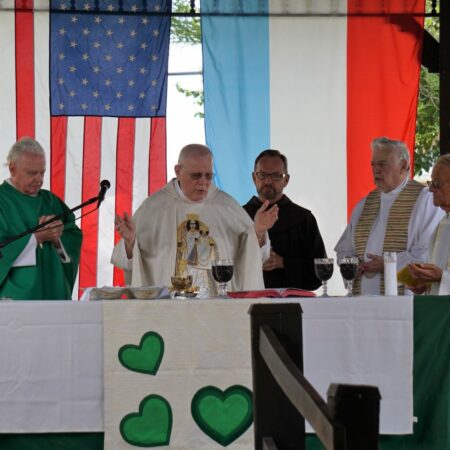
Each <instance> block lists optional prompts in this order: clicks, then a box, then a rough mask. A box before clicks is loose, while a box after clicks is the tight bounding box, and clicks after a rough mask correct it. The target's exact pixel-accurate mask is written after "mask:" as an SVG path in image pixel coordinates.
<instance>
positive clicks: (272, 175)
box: [255, 172, 287, 181]
mask: <svg viewBox="0 0 450 450" xmlns="http://www.w3.org/2000/svg"><path fill="white" fill-rule="evenodd" d="M255 175H256V178H258V180H262V181H264V180H267V179H268V178H270V179H271V180H272V181H280V180H282V179H283V178H286V176H287V173H278V172H272V173H266V172H255Z"/></svg>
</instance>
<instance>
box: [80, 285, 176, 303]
mask: <svg viewBox="0 0 450 450" xmlns="http://www.w3.org/2000/svg"><path fill="white" fill-rule="evenodd" d="M168 297H169V292H168V290H167V288H165V287H164V286H143V287H133V286H128V287H108V286H103V287H92V288H87V289H86V290H85V291H84V293H83V296H82V298H81V300H118V299H121V298H134V299H139V300H148V299H152V298H168Z"/></svg>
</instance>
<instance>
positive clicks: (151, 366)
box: [118, 331, 164, 375]
mask: <svg viewBox="0 0 450 450" xmlns="http://www.w3.org/2000/svg"><path fill="white" fill-rule="evenodd" d="M163 354H164V340H163V338H162V337H161V336H160V335H159V334H158V333H155V332H154V331H148V332H147V333H145V334H144V336H142V338H141V343H140V344H139V345H133V344H126V345H124V346H122V347H120V349H119V355H118V356H119V361H120V362H121V364H122V365H123V366H124V367H126V368H127V369H130V370H134V371H135V372H142V373H148V374H150V375H155V374H156V372H157V371H158V369H159V365H160V364H161V360H162V357H163Z"/></svg>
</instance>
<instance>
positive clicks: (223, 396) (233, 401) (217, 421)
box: [191, 385, 253, 447]
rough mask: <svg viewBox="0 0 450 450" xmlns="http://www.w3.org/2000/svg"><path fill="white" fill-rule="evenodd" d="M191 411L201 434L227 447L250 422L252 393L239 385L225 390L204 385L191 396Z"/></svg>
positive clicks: (251, 416)
mask: <svg viewBox="0 0 450 450" xmlns="http://www.w3.org/2000/svg"><path fill="white" fill-rule="evenodd" d="M191 413H192V417H193V418H194V420H195V422H196V423H197V425H198V426H199V427H200V429H201V430H203V432H204V433H206V434H207V435H208V436H209V437H210V438H212V439H214V440H215V441H216V442H218V443H219V444H221V445H223V446H224V447H226V446H227V445H228V444H231V442H233V441H235V440H236V439H237V438H238V437H239V436H240V435H241V434H243V433H244V432H245V431H246V430H247V428H248V427H249V426H250V425H251V424H252V422H253V404H252V392H251V391H250V390H249V389H247V388H246V387H244V386H239V385H234V386H231V387H229V388H228V389H226V390H225V391H221V390H220V389H218V388H217V387H215V386H206V387H204V388H202V389H200V390H199V391H197V393H196V394H195V395H194V397H193V398H192V403H191Z"/></svg>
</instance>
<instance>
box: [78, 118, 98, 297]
mask: <svg viewBox="0 0 450 450" xmlns="http://www.w3.org/2000/svg"><path fill="white" fill-rule="evenodd" d="M101 136H102V119H101V118H100V117H86V118H85V119H84V136H83V177H82V178H83V180H82V201H83V202H85V201H86V200H89V199H90V198H92V197H95V196H97V195H98V192H99V186H100V161H101V159H100V154H101ZM95 207H96V204H92V205H89V206H86V207H84V208H83V209H82V213H83V214H86V213H87V212H89V211H92V210H93V209H95ZM81 229H82V231H83V245H82V247H81V260H80V278H79V279H80V283H79V287H80V288H86V287H90V286H96V285H97V252H98V249H97V244H98V210H97V211H94V212H93V213H91V214H89V215H87V216H85V217H83V218H82V219H81ZM80 293H81V292H80Z"/></svg>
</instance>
